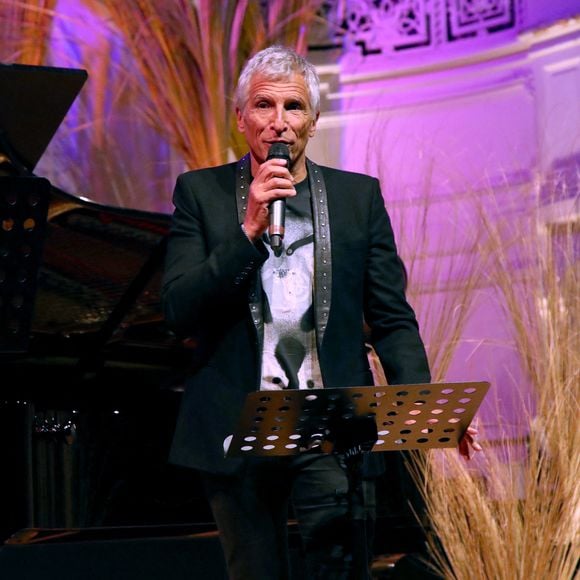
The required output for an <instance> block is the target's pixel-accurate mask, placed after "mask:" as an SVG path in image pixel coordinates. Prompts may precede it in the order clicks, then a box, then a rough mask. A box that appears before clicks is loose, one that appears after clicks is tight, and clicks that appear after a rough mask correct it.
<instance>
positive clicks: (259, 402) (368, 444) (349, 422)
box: [226, 382, 489, 580]
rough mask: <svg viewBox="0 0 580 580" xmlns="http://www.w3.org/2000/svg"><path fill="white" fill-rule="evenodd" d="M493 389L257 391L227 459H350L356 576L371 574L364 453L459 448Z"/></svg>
mask: <svg viewBox="0 0 580 580" xmlns="http://www.w3.org/2000/svg"><path fill="white" fill-rule="evenodd" d="M488 389H489V383H488V382H465V383H430V384H415V385H396V386H372V387H344V388H329V389H311V390H284V391H256V392H253V393H250V394H248V395H247V397H246V401H245V404H244V409H243V412H242V415H241V417H240V419H239V422H238V425H237V428H236V431H235V432H234V434H233V436H232V438H231V441H230V442H229V446H228V449H227V452H226V456H227V457H240V456H266V457H268V456H271V457H276V456H288V455H297V454H299V453H305V452H309V453H312V452H314V453H315V452H320V453H337V454H340V455H341V456H343V457H344V460H345V463H346V466H347V476H348V480H349V516H350V519H351V523H352V530H353V576H352V577H353V578H356V579H357V580H362V579H365V578H369V573H368V557H367V542H366V532H365V522H364V513H363V510H362V509H361V508H362V505H363V500H362V474H361V465H362V457H363V455H364V453H366V452H371V451H392V450H397V451H402V450H411V449H433V448H438V447H456V446H457V445H458V443H459V440H460V439H461V437H462V436H463V434H464V432H465V430H466V429H467V427H468V426H469V424H470V423H471V421H472V419H473V416H474V415H475V413H476V411H477V409H478V408H479V405H480V404H481V402H482V401H483V398H484V397H485V394H486V393H487V391H488Z"/></svg>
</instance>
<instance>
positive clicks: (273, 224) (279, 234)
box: [266, 143, 290, 256]
mask: <svg viewBox="0 0 580 580" xmlns="http://www.w3.org/2000/svg"><path fill="white" fill-rule="evenodd" d="M266 159H285V160H286V167H290V148H289V147H288V145H286V143H272V145H271V146H270V149H269V151H268V157H267V158H266ZM285 218H286V200H285V199H275V200H274V201H273V202H272V203H271V204H270V227H269V228H268V236H269V237H270V247H271V248H272V250H273V251H274V254H276V256H279V255H280V252H281V249H282V240H283V239H284V222H285Z"/></svg>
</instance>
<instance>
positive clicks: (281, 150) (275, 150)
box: [268, 143, 290, 166]
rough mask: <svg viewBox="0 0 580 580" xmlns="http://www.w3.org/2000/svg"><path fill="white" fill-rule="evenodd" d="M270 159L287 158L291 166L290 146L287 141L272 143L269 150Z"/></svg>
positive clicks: (288, 164)
mask: <svg viewBox="0 0 580 580" xmlns="http://www.w3.org/2000/svg"><path fill="white" fill-rule="evenodd" d="M268 159H285V160H286V163H287V166H290V148H289V147H288V145H286V143H272V145H270V149H269V150H268Z"/></svg>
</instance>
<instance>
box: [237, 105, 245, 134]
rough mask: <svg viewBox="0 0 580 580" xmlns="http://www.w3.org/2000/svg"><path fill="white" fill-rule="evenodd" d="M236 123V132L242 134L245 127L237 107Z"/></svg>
mask: <svg viewBox="0 0 580 580" xmlns="http://www.w3.org/2000/svg"><path fill="white" fill-rule="evenodd" d="M236 122H237V124H238V131H239V132H240V133H243V132H244V131H245V130H246V125H245V123H244V117H243V115H242V111H240V108H239V107H236Z"/></svg>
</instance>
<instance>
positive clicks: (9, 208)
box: [0, 65, 421, 575]
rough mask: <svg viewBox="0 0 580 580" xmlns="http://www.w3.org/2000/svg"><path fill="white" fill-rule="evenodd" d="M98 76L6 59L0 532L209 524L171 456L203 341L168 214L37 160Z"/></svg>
mask: <svg viewBox="0 0 580 580" xmlns="http://www.w3.org/2000/svg"><path fill="white" fill-rule="evenodd" d="M85 80H86V72H85V71H81V70H71V69H55V68H49V67H31V66H23V65H11V66H7V65H0V220H2V229H1V230H0V236H1V238H0V323H1V324H0V365H1V371H0V385H1V386H0V465H1V466H2V470H3V473H6V474H8V476H3V480H4V484H5V485H4V489H5V492H4V494H2V495H0V513H1V514H2V517H1V518H0V544H2V542H3V541H4V540H5V539H8V540H7V541H8V542H11V543H26V542H27V541H28V538H33V539H32V540H31V541H42V539H43V533H44V534H45V536H46V537H48V538H49V539H50V538H54V536H55V530H61V531H62V530H69V532H70V531H71V530H72V532H74V533H77V534H78V533H84V536H85V537H86V536H87V535H90V534H91V530H92V533H93V537H94V534H95V533H97V534H101V535H102V534H104V533H106V534H108V535H109V536H110V537H112V536H117V537H118V536H119V535H120V534H121V535H122V533H126V534H135V533H137V532H136V531H135V530H136V529H140V530H143V529H151V528H154V533H156V534H160V533H161V531H160V530H162V529H167V528H170V529H171V533H177V532H179V531H180V530H181V531H183V533H190V532H191V530H192V526H194V528H195V529H197V530H198V531H199V530H202V533H203V531H205V530H211V528H212V524H211V516H210V513H209V510H208V507H207V505H206V503H205V500H204V499H203V495H202V493H201V486H200V484H199V482H198V480H197V478H196V476H195V474H194V473H192V472H190V471H189V470H185V469H180V468H178V467H175V466H171V465H169V464H168V463H167V454H168V449H169V444H170V441H171V436H172V433H173V428H174V424H175V418H176V413H177V409H178V405H179V400H180V396H181V392H182V389H183V377H184V376H185V373H186V372H188V371H190V370H191V369H192V368H195V366H196V364H197V352H198V346H199V345H197V344H195V343H194V342H190V341H182V340H178V339H177V338H176V337H175V336H174V335H173V334H172V333H171V332H170V331H169V330H168V329H167V328H166V327H165V325H164V323H163V320H162V315H161V308H160V278H161V269H162V262H163V257H164V251H165V243H166V237H167V233H168V229H169V222H170V216H169V215H166V214H158V213H151V212H145V211H140V210H134V209H123V208H118V207H111V206H105V205H101V204H98V203H95V202H92V201H88V200H86V199H82V198H80V197H77V196H75V195H72V194H70V193H68V192H65V191H63V190H61V189H59V188H58V187H57V186H56V185H55V184H52V183H50V182H48V180H46V179H44V178H42V177H39V176H36V175H35V174H34V173H33V170H34V167H35V166H36V163H37V162H38V160H39V159H40V157H41V155H42V154H43V152H44V150H45V148H46V146H47V145H48V143H49V141H50V140H51V138H52V136H53V135H54V133H55V131H56V129H57V128H58V126H59V124H60V123H61V121H62V119H63V118H64V116H65V115H66V113H67V111H68V109H69V107H70V105H71V104H72V102H73V101H74V99H75V98H76V96H77V94H78V92H79V91H80V90H81V88H82V86H83V84H84V81H85ZM47 87H49V88H50V89H51V90H49V91H48V92H47V90H46V89H47ZM47 94H49V95H50V98H49V99H48V101H47V102H46V101H45V102H43V101H42V100H41V99H39V98H38V96H39V95H47ZM3 99H4V100H3ZM396 468H397V469H399V468H400V466H398V467H396ZM392 481H393V479H392V478H388V479H387V480H386V481H385V482H384V484H383V486H382V487H381V489H382V495H381V497H379V501H380V502H381V503H380V506H379V515H380V516H381V515H382V517H381V518H380V520H379V533H378V534H377V537H378V539H379V544H381V543H383V542H384V543H385V545H388V546H390V548H391V549H393V550H397V551H409V550H413V548H414V546H416V545H417V542H419V541H421V540H420V534H417V529H416V528H415V526H413V525H410V517H409V512H408V511H407V510H406V509H405V508H404V505H405V503H406V498H405V497H404V494H403V492H402V490H401V489H400V488H398V487H394V486H393V484H392ZM381 522H383V525H381ZM123 530H124V532H123ZM176 530H177V532H176ZM72 532H70V533H72ZM141 533H142V532H141ZM151 533H153V532H151ZM57 535H58V534H57ZM65 535H66V534H65ZM377 550H379V553H382V551H381V550H382V548H381V546H380V545H378V547H377ZM0 575H1V574H0Z"/></svg>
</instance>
